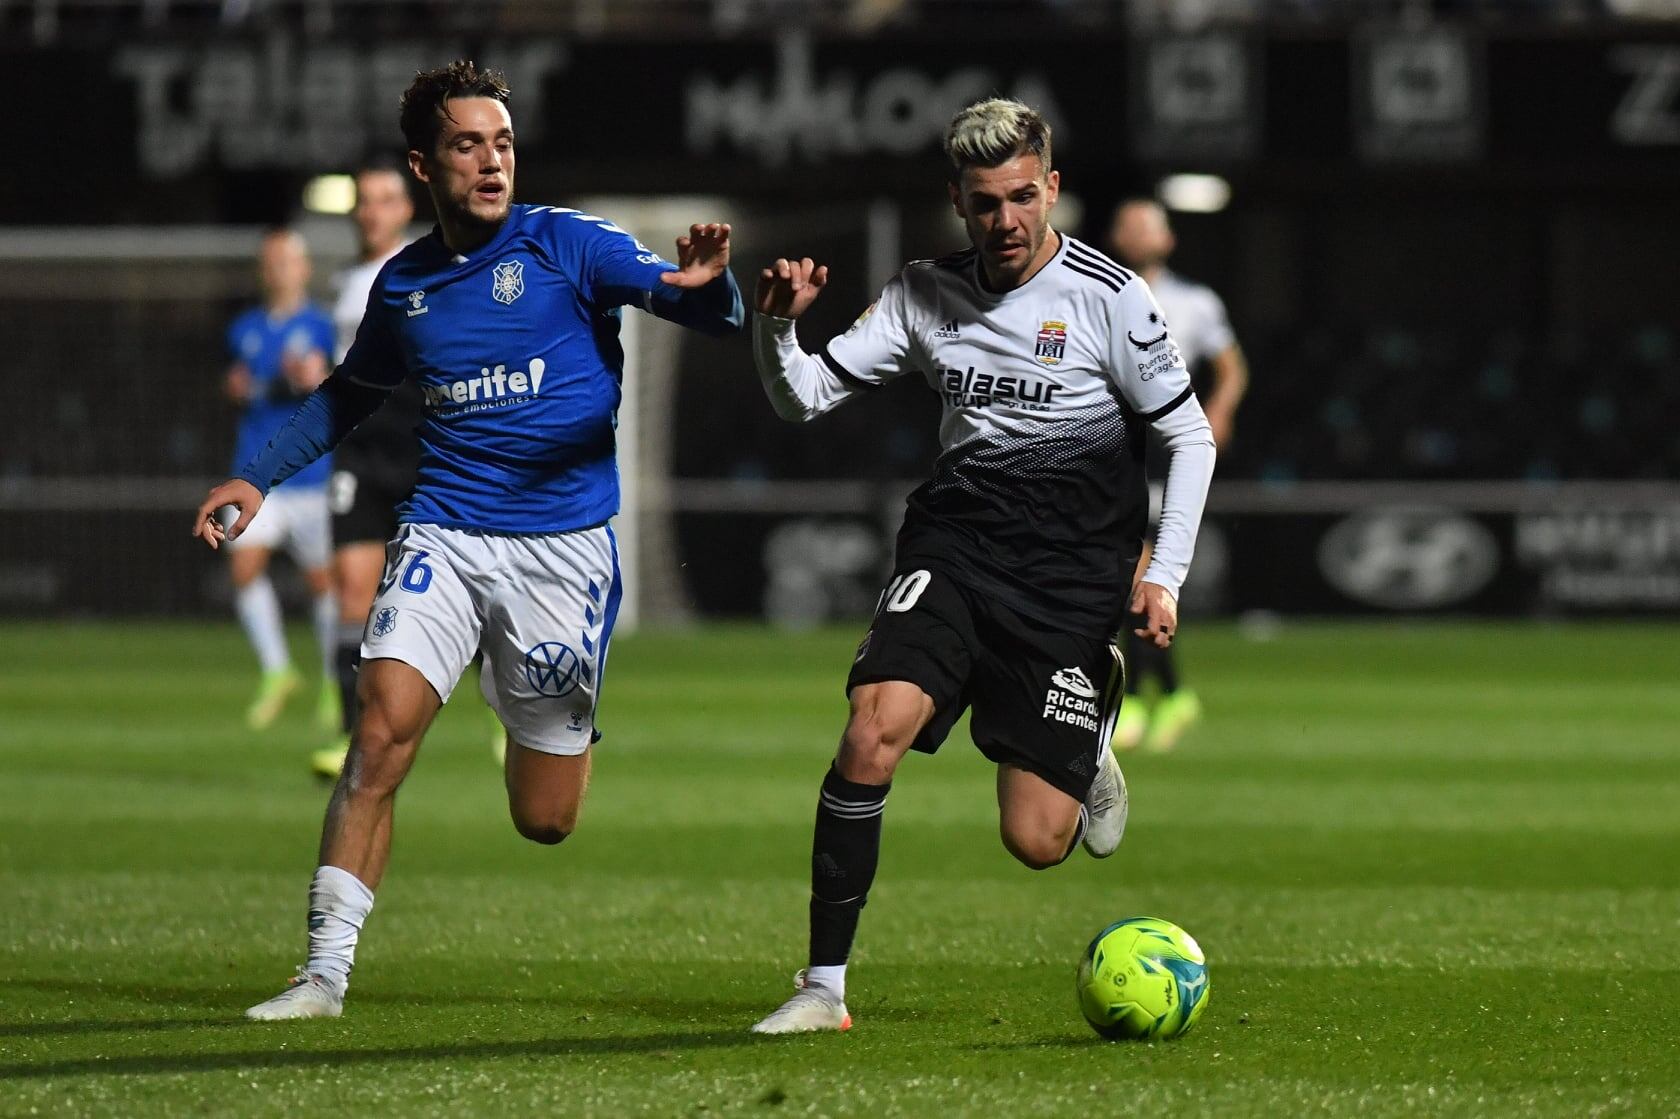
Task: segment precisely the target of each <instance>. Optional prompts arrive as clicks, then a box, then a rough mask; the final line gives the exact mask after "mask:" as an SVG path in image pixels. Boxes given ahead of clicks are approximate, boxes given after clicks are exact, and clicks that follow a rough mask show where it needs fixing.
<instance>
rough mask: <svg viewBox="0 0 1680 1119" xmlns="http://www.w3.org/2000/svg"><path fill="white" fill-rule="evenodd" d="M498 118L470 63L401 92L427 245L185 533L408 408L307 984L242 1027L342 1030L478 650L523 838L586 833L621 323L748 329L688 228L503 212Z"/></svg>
mask: <svg viewBox="0 0 1680 1119" xmlns="http://www.w3.org/2000/svg"><path fill="white" fill-rule="evenodd" d="M507 103H508V88H507V86H506V84H505V82H504V81H503V79H502V77H501V75H500V74H498V73H496V72H495V71H484V70H479V69H478V68H476V67H475V66H474V65H473V64H471V63H469V62H456V63H452V64H451V65H449V66H447V67H444V68H441V69H438V70H432V71H428V72H426V73H423V74H420V75H419V76H417V77H416V79H415V81H414V84H413V85H411V86H410V87H409V89H408V91H407V93H405V94H404V95H403V99H402V129H403V135H404V137H405V139H406V140H407V142H408V147H409V149H410V150H409V153H408V160H409V167H410V169H411V170H412V172H413V173H414V175H415V177H416V178H418V179H419V180H420V181H421V182H422V183H424V184H425V185H426V187H427V189H428V191H429V192H430V194H431V197H432V203H433V206H434V207H435V209H436V211H437V216H438V224H437V227H436V228H435V229H434V230H433V231H432V233H431V234H430V235H429V236H426V237H423V238H421V239H420V240H419V241H416V242H415V243H414V244H412V245H410V246H408V247H407V248H405V249H404V250H403V251H402V252H400V253H398V254H397V255H396V257H394V258H393V259H392V260H391V261H390V262H389V263H388V264H387V265H385V267H384V268H383V269H382V270H381V271H380V274H379V276H378V278H377V279H376V280H375V281H374V284H373V290H372V292H371V293H370V295H369V297H368V307H367V311H366V314H365V315H364V316H363V318H362V323H361V326H360V327H359V328H358V330H357V334H356V341H355V342H354V344H353V345H352V346H351V347H350V352H349V353H348V354H347V355H346V356H345V359H344V361H343V363H342V364H341V365H340V366H339V367H338V369H337V370H335V371H334V373H333V375H332V376H331V377H330V378H328V379H327V381H326V382H325V383H324V384H323V385H322V386H321V387H320V389H318V390H317V391H316V392H315V393H314V394H313V395H311V396H310V398H309V399H308V400H307V401H305V403H304V404H303V406H302V407H301V408H300V409H299V410H298V414H297V416H296V417H295V418H294V419H293V421H292V422H291V424H290V425H288V426H287V428H286V429H285V430H283V431H282V432H281V433H280V435H279V436H277V437H276V438H275V440H274V441H273V442H272V443H270V444H269V445H268V447H267V448H266V449H265V450H264V451H263V452H262V453H261V454H259V455H258V456H257V457H256V458H255V459H253V460H252V461H251V462H250V463H249V464H247V465H246V466H245V468H244V469H243V470H241V471H240V475H239V477H237V478H233V479H231V480H229V481H227V482H224V483H222V484H221V485H219V486H217V487H216V488H215V489H213V490H211V491H210V495H209V497H207V498H206V499H205V501H204V503H203V504H202V505H201V506H199V509H198V514H197V517H196V518H195V521H194V526H193V532H194V534H195V535H197V536H200V537H202V538H203V539H204V540H206V541H207V542H208V543H209V544H210V545H211V546H212V547H214V546H216V545H218V544H219V543H220V542H221V541H222V540H223V539H224V538H226V539H229V540H232V539H235V538H237V537H238V535H239V534H240V532H241V531H243V530H244V528H245V527H246V525H247V524H249V523H250V520H251V518H252V516H253V515H254V514H255V513H256V512H257V510H258V509H259V507H260V506H261V505H262V503H263V496H264V493H265V491H267V490H268V489H269V488H270V487H272V486H274V485H276V484H278V483H279V482H281V481H283V480H284V479H286V478H287V477H289V476H290V475H291V474H293V473H294V472H295V471H297V470H298V469H300V468H302V467H303V466H304V465H305V464H307V463H309V462H312V461H314V460H315V459H317V458H319V457H320V456H321V455H322V454H325V453H326V452H327V450H328V449H330V448H331V447H332V446H333V445H334V444H335V443H336V442H337V441H338V440H339V439H341V438H343V436H344V435H345V434H346V433H347V432H348V431H350V430H351V429H352V428H353V427H354V426H355V425H356V424H357V423H358V422H359V421H360V420H362V419H363V418H365V417H366V416H368V415H369V414H370V413H372V411H373V409H374V408H376V407H377V406H378V405H379V403H380V402H381V401H382V400H384V399H385V395H386V394H387V393H388V392H390V391H391V390H392V389H394V388H395V387H396V386H397V385H398V384H399V383H401V382H402V381H403V380H405V379H413V380H414V381H416V382H417V383H418V384H419V386H420V388H421V390H422V395H423V397H424V400H425V415H424V418H423V420H422V421H421V425H420V429H419V436H420V442H421V457H420V470H419V478H418V481H417V483H416V485H415V490H414V495H413V497H412V498H411V499H410V500H409V501H408V502H406V503H405V504H404V506H403V508H402V511H401V515H400V521H401V526H402V527H401V529H400V531H399V533H398V536H397V537H396V539H395V540H393V541H392V543H391V547H390V556H391V559H390V562H389V564H388V565H387V567H386V572H385V577H384V579H383V581H382V583H381V586H380V590H379V593H378V595H377V597H376V598H375V599H374V603H373V614H372V617H371V618H370V619H369V621H368V627H367V631H366V636H365V638H364V641H363V645H362V663H363V667H362V672H361V680H360V686H359V689H358V694H359V698H360V700H361V704H362V711H361V715H360V717H359V718H358V720H357V723H356V729H355V732H354V735H353V736H352V740H351V745H350V755H349V758H348V759H347V760H346V762H345V766H344V772H343V774H342V775H341V776H340V778H339V781H338V785H337V787H336V788H335V789H334V791H333V796H332V801H331V804H330V805H329V806H328V808H327V818H326V823H325V826H324V828H323V834H322V837H321V853H320V865H319V868H318V869H317V870H316V872H315V877H314V880H313V882H312V883H311V886H310V893H309V955H308V960H307V961H306V963H305V964H304V966H303V967H302V968H300V969H299V970H298V975H297V977H296V978H295V979H294V980H293V981H292V983H291V985H290V986H288V988H287V989H286V990H285V991H283V992H281V993H280V994H279V995H277V996H275V997H274V998H272V999H269V1000H268V1001H267V1002H264V1003H261V1004H259V1005H257V1006H254V1007H252V1008H251V1009H250V1010H249V1011H247V1012H246V1013H247V1015H248V1016H249V1017H252V1018H259V1019H277V1018H315V1017H332V1016H337V1015H338V1014H339V1013H340V1012H341V1011H342V1009H343V1002H344V992H345V989H346V987H347V985H348V982H349V977H350V968H351V965H352V962H353V956H354V952H355V947H356V939H357V935H358V933H359V932H360V930H361V927H362V924H363V922H364V921H365V920H366V918H367V915H368V912H369V911H370V909H371V908H372V906H373V891H374V890H375V889H376V888H377V887H378V885H379V880H380V877H381V875H383V873H384V871H385V865H386V862H387V860H388V858H389V854H390V843H391V815H392V807H393V804H394V800H395V797H396V792H397V787H398V786H399V785H400V784H401V783H402V780H403V778H404V776H405V775H406V774H407V773H408V770H409V767H410V766H411V765H412V764H413V762H414V757H415V753H416V751H417V750H418V748H419V745H420V740H421V737H422V736H423V735H424V734H425V731H426V728H427V726H428V725H429V724H430V723H431V721H432V719H433V717H434V716H436V714H437V711H438V708H439V707H440V706H441V705H442V704H443V702H444V701H445V700H447V699H448V698H449V693H450V690H451V689H452V688H454V686H455V683H456V681H457V680H458V679H459V677H460V675H461V672H462V670H463V669H464V668H465V667H466V665H467V663H468V662H469V661H470V660H471V659H472V656H473V652H474V651H475V650H482V652H483V654H484V661H485V663H484V671H483V674H482V680H483V691H484V693H485V698H486V699H487V700H488V701H489V703H490V704H491V706H492V707H493V708H494V709H495V711H496V713H497V715H498V716H499V717H500V718H501V720H502V722H503V723H504V724H505V725H506V727H507V730H508V739H509V746H508V751H507V761H506V774H507V790H508V805H509V809H510V811H511V813H512V816H513V822H514V826H515V827H516V828H517V829H518V830H519V833H520V834H521V835H523V836H525V837H526V838H528V839H531V840H533V841H535V842H537V843H545V844H554V843H559V842H560V841H561V840H563V839H565V838H566V836H567V835H568V834H570V833H571V831H572V829H573V828H574V827H575V826H576V823H577V818H578V810H579V807H580V806H581V804H582V801H583V795H584V788H585V785H586V784H587V781H588V777H589V761H590V747H591V745H592V744H593V743H594V741H595V740H596V738H597V737H598V734H597V732H596V729H595V707H596V703H597V701H598V699H599V697H600V692H601V676H602V672H603V670H604V669H605V667H606V659H607V645H608V641H609V640H610V638H611V637H612V629H613V621H614V617H615V615H616V613H617V610H618V604H619V597H620V579H619V570H618V551H617V546H616V544H615V543H614V540H613V535H612V530H611V529H610V528H608V527H607V522H608V520H609V519H610V518H611V517H612V516H613V514H614V513H616V512H617V510H618V471H617V465H616V462H615V459H614V426H615V422H616V412H617V409H618V404H619V400H620V385H619V379H620V374H621V370H622V366H623V358H624V355H623V351H622V349H621V348H620V345H619V340H618V330H619V314H620V309H621V308H622V307H624V306H625V305H631V304H633V305H636V306H639V307H641V308H642V309H644V310H646V311H650V312H652V313H653V314H656V315H658V316H660V317H661V318H664V319H668V320H670V321H672V322H676V323H680V324H682V325H684V326H689V327H692V328H694V329H697V330H700V331H703V332H705V333H708V334H717V335H723V334H730V333H734V332H736V331H738V330H740V328H741V326H742V324H743V322H744V319H745V312H744V310H743V308H742V303H741V295H740V291H739V289H738V288H737V287H736V284H735V280H734V278H733V277H732V276H731V275H730V272H729V227H728V226H726V225H696V226H693V227H691V229H690V233H689V235H688V236H686V237H681V238H679V239H678V240H677V263H676V264H675V265H672V264H669V263H667V262H665V261H663V260H661V259H660V258H659V257H658V256H657V255H656V254H654V253H653V252H651V251H649V250H648V249H647V248H646V247H644V246H643V245H641V244H639V243H638V242H637V241H636V240H635V238H633V237H631V236H630V235H629V234H627V233H625V232H624V231H623V230H622V229H619V228H618V227H617V226H614V225H613V224H612V223H610V222H608V221H605V220H603V219H601V218H597V217H593V216H591V215H588V214H582V213H578V212H577V211H575V210H568V209H563V208H558V207H553V206H523V205H521V206H515V205H512V199H513V186H514V150H515V149H514V133H513V122H512V118H511V117H510V116H509V114H508V108H507ZM229 505H231V506H233V507H234V508H236V509H237V510H238V511H239V515H238V518H237V519H236V520H235V521H234V523H233V524H232V526H231V527H229V528H228V529H227V530H226V532H225V534H224V532H223V530H222V528H221V525H220V522H218V521H217V520H216V517H215V513H216V511H217V510H218V509H220V508H222V507H224V506H229Z"/></svg>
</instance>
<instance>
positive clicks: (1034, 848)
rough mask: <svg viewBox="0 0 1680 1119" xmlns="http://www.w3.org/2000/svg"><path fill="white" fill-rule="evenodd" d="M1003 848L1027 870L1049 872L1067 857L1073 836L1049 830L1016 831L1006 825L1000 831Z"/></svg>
mask: <svg viewBox="0 0 1680 1119" xmlns="http://www.w3.org/2000/svg"><path fill="white" fill-rule="evenodd" d="M1000 830H1001V831H1002V834H1003V846H1004V848H1005V849H1006V850H1008V852H1009V853H1010V854H1011V855H1013V856H1015V860H1016V861H1017V862H1019V863H1020V864H1021V865H1022V866H1024V867H1026V868H1027V869H1028V870H1049V869H1050V868H1051V867H1053V866H1056V865H1058V864H1060V863H1061V862H1062V861H1064V860H1065V859H1066V858H1067V857H1068V853H1069V852H1070V850H1071V849H1072V847H1073V834H1072V833H1071V832H1069V833H1067V834H1065V835H1058V834H1057V833H1056V832H1055V831H1054V830H1053V829H1050V828H1032V829H1018V828H1011V827H1009V826H1008V825H1007V824H1005V825H1004V827H1003V828H1002V829H1000Z"/></svg>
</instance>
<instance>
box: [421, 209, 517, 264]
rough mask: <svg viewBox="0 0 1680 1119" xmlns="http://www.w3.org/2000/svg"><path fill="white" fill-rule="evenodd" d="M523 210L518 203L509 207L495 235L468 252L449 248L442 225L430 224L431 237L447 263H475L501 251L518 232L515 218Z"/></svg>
mask: <svg viewBox="0 0 1680 1119" xmlns="http://www.w3.org/2000/svg"><path fill="white" fill-rule="evenodd" d="M524 212H525V208H524V207H523V206H521V205H518V204H515V205H514V206H512V207H511V208H509V210H508V216H507V220H506V221H504V222H503V223H502V228H500V229H498V230H496V235H495V236H494V237H492V238H490V240H488V241H486V242H484V244H482V245H480V246H478V248H476V249H474V250H473V251H472V252H470V253H458V252H456V251H455V250H454V249H451V248H450V247H449V243H448V242H447V241H445V240H444V239H443V226H441V225H433V226H432V239H433V241H434V242H435V243H436V245H437V250H438V252H439V253H440V254H441V255H442V256H443V258H444V260H445V261H447V262H448V263H449V264H451V265H455V266H459V265H462V264H476V263H477V262H479V261H481V260H483V259H484V258H485V257H487V256H493V255H495V254H496V253H499V252H501V251H502V246H503V245H505V244H506V243H507V242H508V240H509V239H510V238H512V237H513V235H514V234H515V233H516V232H518V229H517V227H518V225H519V222H518V221H517V220H516V219H518V218H519V217H520V216H522V215H523V214H524Z"/></svg>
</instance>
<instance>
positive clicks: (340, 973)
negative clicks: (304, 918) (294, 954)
mask: <svg viewBox="0 0 1680 1119" xmlns="http://www.w3.org/2000/svg"><path fill="white" fill-rule="evenodd" d="M372 908H373V891H372V890H370V889H368V888H367V887H366V886H364V885H363V884H362V880H361V879H359V878H357V877H356V876H355V875H354V874H351V873H350V872H349V871H348V870H340V869H339V868H338V867H336V866H322V867H316V868H315V878H314V879H313V880H312V881H311V882H310V883H309V962H308V963H306V964H305V965H304V967H305V968H306V969H307V970H308V971H309V973H310V974H311V975H319V976H320V977H321V978H323V979H325V980H326V981H327V982H329V983H331V984H332V985H333V987H334V988H335V989H336V990H337V991H338V993H339V994H340V995H343V994H344V991H345V989H346V988H347V987H349V986H350V969H351V968H352V967H354V966H355V964H356V937H357V936H358V935H359V934H360V933H361V931H362V922H364V921H366V920H367V916H368V912H369V911H370V910H371V909H372Z"/></svg>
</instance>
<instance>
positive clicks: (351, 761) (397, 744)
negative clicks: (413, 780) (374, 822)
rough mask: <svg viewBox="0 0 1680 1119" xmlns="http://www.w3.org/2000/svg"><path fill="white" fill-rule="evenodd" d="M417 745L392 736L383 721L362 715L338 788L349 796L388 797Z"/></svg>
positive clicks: (406, 769) (395, 788)
mask: <svg viewBox="0 0 1680 1119" xmlns="http://www.w3.org/2000/svg"><path fill="white" fill-rule="evenodd" d="M418 745H419V744H418V743H417V742H414V741H406V740H404V739H403V738H402V737H400V736H398V735H396V734H394V733H393V732H392V729H391V726H390V724H389V723H388V722H386V721H385V720H383V719H380V718H378V717H376V716H373V715H371V714H370V715H364V716H363V718H362V720H361V721H360V723H358V724H357V726H356V733H355V735H354V736H353V738H352V740H351V743H350V753H349V755H348V756H347V757H346V758H345V760H344V773H343V776H342V777H341V778H340V784H342V785H343V786H344V788H345V791H346V792H347V793H348V794H350V795H352V796H370V797H387V796H391V795H393V794H395V793H396V791H397V786H398V785H401V784H402V779H403V777H404V775H405V774H407V772H408V767H409V763H410V761H411V759H412V757H413V754H414V750H415V748H416V747H417V746H418Z"/></svg>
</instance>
